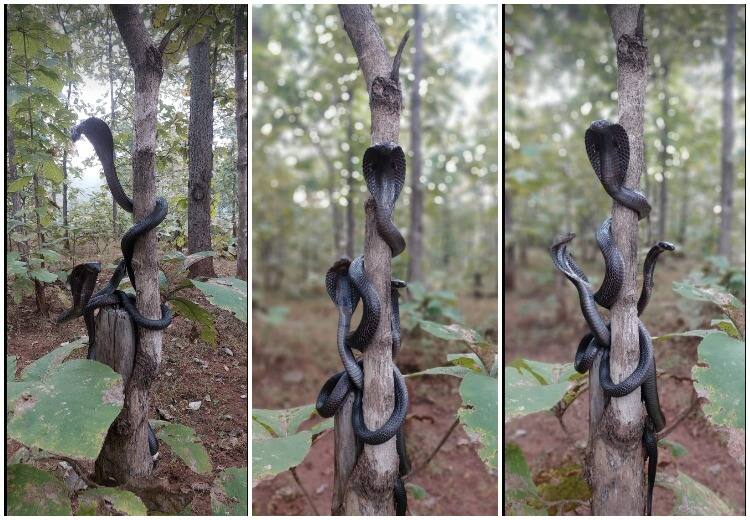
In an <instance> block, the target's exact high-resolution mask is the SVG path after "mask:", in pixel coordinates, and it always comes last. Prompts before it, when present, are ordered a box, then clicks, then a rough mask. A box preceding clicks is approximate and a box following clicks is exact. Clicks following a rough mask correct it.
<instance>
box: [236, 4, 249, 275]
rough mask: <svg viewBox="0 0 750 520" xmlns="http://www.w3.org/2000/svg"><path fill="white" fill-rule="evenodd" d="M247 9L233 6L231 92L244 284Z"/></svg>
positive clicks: (239, 259) (239, 258)
mask: <svg viewBox="0 0 750 520" xmlns="http://www.w3.org/2000/svg"><path fill="white" fill-rule="evenodd" d="M246 9H247V6H243V5H235V6H234V90H235V92H236V93H237V108H236V110H235V118H236V120H237V206H238V207H239V215H238V222H239V225H238V226H237V228H238V230H237V231H238V232H237V278H240V279H241V280H245V281H247V263H248V262H247V87H246V84H245V55H246V54H247V30H246V28H245V27H246V26H247V22H246V21H245V12H246V11H245V10H246Z"/></svg>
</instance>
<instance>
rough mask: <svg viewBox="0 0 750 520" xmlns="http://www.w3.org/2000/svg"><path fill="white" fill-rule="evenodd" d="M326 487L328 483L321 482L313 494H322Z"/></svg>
mask: <svg viewBox="0 0 750 520" xmlns="http://www.w3.org/2000/svg"><path fill="white" fill-rule="evenodd" d="M327 487H328V484H321V485H320V486H318V489H316V490H315V494H316V495H322V494H323V491H325V490H326V488H327Z"/></svg>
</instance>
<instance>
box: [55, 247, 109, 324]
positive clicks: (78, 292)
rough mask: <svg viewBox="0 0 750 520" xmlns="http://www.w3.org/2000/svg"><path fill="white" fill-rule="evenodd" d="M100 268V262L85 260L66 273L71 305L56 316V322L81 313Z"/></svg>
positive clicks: (92, 289)
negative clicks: (71, 297) (71, 300)
mask: <svg viewBox="0 0 750 520" xmlns="http://www.w3.org/2000/svg"><path fill="white" fill-rule="evenodd" d="M101 270H102V264H101V263H100V262H87V263H85V264H78V265H77V266H75V267H74V268H73V270H72V271H71V272H70V274H69V275H68V280H67V285H68V287H69V288H70V292H71V294H72V296H73V307H71V308H70V309H68V310H67V311H65V312H64V313H62V314H61V315H60V316H59V317H58V318H57V323H63V322H65V321H68V320H71V319H73V318H77V317H79V316H81V315H82V314H83V308H84V307H85V306H86V303H88V301H89V298H90V297H91V293H93V292H94V287H95V286H96V280H97V278H99V273H100V272H101Z"/></svg>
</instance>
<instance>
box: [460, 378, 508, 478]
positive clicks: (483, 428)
mask: <svg viewBox="0 0 750 520" xmlns="http://www.w3.org/2000/svg"><path fill="white" fill-rule="evenodd" d="M458 390H459V393H460V394H461V399H462V400H463V407H462V408H461V409H459V411H458V418H459V419H460V420H461V423H462V424H463V425H464V429H466V430H468V431H471V432H473V433H475V434H476V435H477V436H479V441H480V442H481V443H482V448H481V449H480V450H479V457H480V458H481V459H482V461H484V463H485V464H486V465H487V466H488V467H490V468H497V417H498V415H497V379H495V378H494V377H488V376H485V375H480V374H467V375H466V376H465V377H464V379H463V381H462V382H461V386H460V387H459V389H458Z"/></svg>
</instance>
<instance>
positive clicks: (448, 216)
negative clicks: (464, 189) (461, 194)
mask: <svg viewBox="0 0 750 520" xmlns="http://www.w3.org/2000/svg"><path fill="white" fill-rule="evenodd" d="M444 198H445V204H444V205H443V210H442V211H441V212H440V214H441V220H442V225H441V226H440V227H441V228H442V230H443V240H442V246H443V247H442V249H443V254H442V255H441V256H442V265H443V269H445V270H446V271H447V270H448V269H449V268H450V265H451V258H452V257H453V217H452V213H453V211H452V209H451V200H450V198H449V196H448V194H447V193H446V194H445V197H444Z"/></svg>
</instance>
